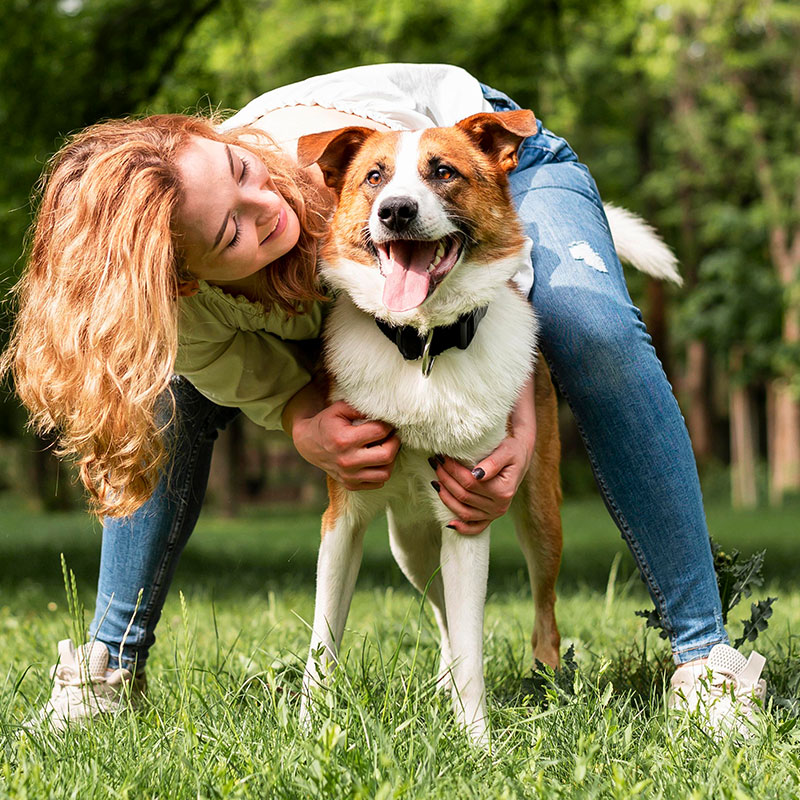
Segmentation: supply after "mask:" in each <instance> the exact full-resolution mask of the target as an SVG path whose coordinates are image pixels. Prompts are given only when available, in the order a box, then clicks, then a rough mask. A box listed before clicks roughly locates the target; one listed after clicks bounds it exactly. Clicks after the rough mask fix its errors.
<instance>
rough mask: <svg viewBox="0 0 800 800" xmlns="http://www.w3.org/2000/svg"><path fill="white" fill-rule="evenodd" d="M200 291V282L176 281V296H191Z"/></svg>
mask: <svg viewBox="0 0 800 800" xmlns="http://www.w3.org/2000/svg"><path fill="white" fill-rule="evenodd" d="M199 291H200V284H199V283H198V282H197V281H196V280H191V281H178V297H191V296H192V295H193V294H197V293H198V292H199Z"/></svg>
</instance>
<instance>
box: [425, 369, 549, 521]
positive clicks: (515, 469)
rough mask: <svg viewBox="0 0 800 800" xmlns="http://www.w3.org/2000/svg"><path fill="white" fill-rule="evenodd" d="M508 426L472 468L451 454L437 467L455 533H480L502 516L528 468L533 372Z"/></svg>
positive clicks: (532, 437)
mask: <svg viewBox="0 0 800 800" xmlns="http://www.w3.org/2000/svg"><path fill="white" fill-rule="evenodd" d="M509 426H510V429H511V432H510V433H509V435H508V436H507V437H506V438H505V439H503V441H502V442H500V444H499V445H498V446H497V447H496V448H495V449H494V450H493V451H492V452H491V453H490V454H489V455H488V456H487V457H486V458H484V459H483V461H481V462H480V463H479V464H476V465H475V467H473V469H472V470H470V469H469V468H467V467H465V466H464V465H463V464H460V463H459V462H458V461H455V460H453V459H452V458H445V459H444V463H443V464H439V465H438V466H437V467H436V481H435V482H434V483H436V484H438V486H439V497H440V498H441V501H442V502H443V503H444V504H445V505H446V506H447V508H449V509H450V510H451V511H452V512H453V514H455V516H456V518H455V519H453V521H452V522H451V523H450V524H449V526H448V527H451V528H452V529H453V530H455V531H458V533H466V534H476V533H481V531H483V530H485V529H486V528H487V527H488V526H489V524H490V523H491V522H492V521H493V520H495V519H497V518H498V517H501V516H503V514H505V513H506V511H508V508H509V506H510V505H511V501H512V500H513V499H514V495H515V494H516V491H517V488H518V487H519V485H520V483H521V482H522V479H523V478H524V477H525V473H526V472H527V471H528V467H529V466H530V463H531V459H532V458H533V449H534V446H535V444H536V407H535V403H534V378H533V375H531V377H530V378H529V379H528V382H527V383H526V384H525V386H524V388H523V390H522V393H521V394H520V397H519V399H518V400H517V403H516V405H515V406H514V409H513V410H512V412H511V417H510V418H509ZM434 488H436V487H434Z"/></svg>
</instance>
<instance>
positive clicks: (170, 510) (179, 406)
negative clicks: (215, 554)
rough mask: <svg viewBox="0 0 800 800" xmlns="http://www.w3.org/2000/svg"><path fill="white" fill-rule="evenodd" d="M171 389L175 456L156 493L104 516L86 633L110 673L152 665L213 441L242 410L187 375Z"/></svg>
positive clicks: (197, 507) (169, 433) (169, 437)
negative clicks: (104, 652)
mask: <svg viewBox="0 0 800 800" xmlns="http://www.w3.org/2000/svg"><path fill="white" fill-rule="evenodd" d="M172 390H173V394H174V396H175V420H174V421H173V423H172V424H171V425H170V427H169V429H168V431H167V444H168V447H169V452H170V458H169V461H168V462H167V465H166V468H165V470H164V474H163V476H162V478H161V480H160V482H159V483H158V486H157V487H156V490H155V492H154V493H153V496H152V497H151V498H150V499H149V500H148V501H147V502H146V503H145V504H144V505H143V506H142V507H141V508H140V509H139V510H138V511H136V512H135V513H134V514H132V515H131V516H130V517H124V518H119V519H115V518H107V519H106V520H105V522H104V525H103V548H102V554H101V559H100V576H99V580H98V585H97V605H96V609H95V615H94V619H93V620H92V624H91V626H90V629H89V633H90V637H91V638H93V639H94V638H96V639H97V640H98V641H100V642H103V643H104V644H105V645H106V646H107V647H108V650H109V654H110V663H109V667H111V668H115V667H117V666H122V667H126V668H128V669H130V670H131V671H135V670H139V671H140V672H141V670H142V668H143V666H144V664H145V662H146V661H147V654H148V651H149V649H150V647H151V645H152V644H153V642H154V641H155V627H156V625H157V623H158V620H159V618H160V616H161V609H162V608H163V606H164V601H165V599H166V596H167V592H168V591H169V587H170V584H171V582H172V576H173V575H174V573H175V568H176V567H177V564H178V559H179V557H180V554H181V552H182V551H183V548H184V546H185V544H186V542H187V540H188V539H189V536H190V535H191V533H192V531H193V529H194V526H195V523H196V522H197V517H198V515H199V513H200V507H201V505H202V503H203V497H204V496H205V491H206V484H207V482H208V472H209V467H210V464H211V452H212V449H213V445H214V440H215V439H216V438H217V432H218V430H219V429H220V428H223V427H224V426H225V425H226V424H227V423H228V422H229V421H230V420H231V419H233V417H234V416H236V414H237V413H238V409H235V408H224V407H222V406H218V405H216V404H215V403H212V402H211V401H210V400H207V399H206V398H205V397H203V396H202V395H201V394H200V393H199V392H198V391H197V390H196V389H195V388H194V387H193V386H192V385H191V384H190V383H189V382H188V381H187V380H185V379H183V378H180V377H176V378H174V379H173V381H172ZM140 592H141V597H140ZM120 649H122V651H123V652H122V654H121V655H120Z"/></svg>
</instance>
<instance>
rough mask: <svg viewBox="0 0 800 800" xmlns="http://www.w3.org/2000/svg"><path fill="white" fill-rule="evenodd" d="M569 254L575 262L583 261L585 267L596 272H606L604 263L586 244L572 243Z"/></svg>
mask: <svg viewBox="0 0 800 800" xmlns="http://www.w3.org/2000/svg"><path fill="white" fill-rule="evenodd" d="M569 254H570V255H571V256H572V257H573V258H574V259H575V260H576V261H583V262H584V263H585V264H586V265H587V266H589V267H591V268H592V269H596V270H597V271H598V272H608V269H607V268H606V262H605V261H603V258H602V256H601V255H600V254H599V253H597V252H595V250H594V249H593V248H592V246H591V245H590V244H589V243H588V242H573V243H572V244H571V245H570V246H569Z"/></svg>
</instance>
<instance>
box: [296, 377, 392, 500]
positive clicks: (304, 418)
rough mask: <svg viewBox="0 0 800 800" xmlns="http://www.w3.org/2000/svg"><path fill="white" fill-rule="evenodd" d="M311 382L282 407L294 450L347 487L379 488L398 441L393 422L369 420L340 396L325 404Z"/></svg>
mask: <svg viewBox="0 0 800 800" xmlns="http://www.w3.org/2000/svg"><path fill="white" fill-rule="evenodd" d="M323 403H324V401H323V398H322V395H321V393H320V392H319V390H318V389H317V388H316V387H315V386H314V385H313V384H309V385H308V386H307V387H306V388H305V389H302V390H301V391H300V392H298V393H297V394H296V395H295V396H294V397H293V398H292V399H291V400H290V401H289V404H288V405H287V406H286V409H285V410H284V412H283V426H284V429H285V430H286V432H287V433H288V434H289V435H290V436H291V437H292V440H293V441H294V446H295V447H296V448H297V452H298V453H300V455H301V456H302V457H303V458H304V459H305V460H306V461H308V462H309V463H311V464H313V465H314V466H315V467H319V468H320V469H321V470H324V471H325V472H326V473H327V474H328V475H330V476H331V478H333V479H334V480H336V481H338V482H339V483H341V484H342V485H343V486H344V487H345V488H346V489H349V490H350V491H359V490H361V489H380V488H381V486H383V484H384V483H386V481H388V480H389V476H390V475H391V474H392V469H393V468H394V460H395V457H396V456H397V451H398V450H399V449H400V440H399V439H398V437H397V435H396V434H395V432H394V429H393V428H392V426H391V425H389V424H388V423H386V422H379V421H376V420H367V419H365V418H364V417H363V415H362V414H360V413H359V412H358V411H356V410H355V409H354V408H353V407H352V406H350V405H348V404H347V403H345V402H344V401H342V400H340V401H338V402H336V403H333V404H332V405H330V406H324V405H323Z"/></svg>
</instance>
